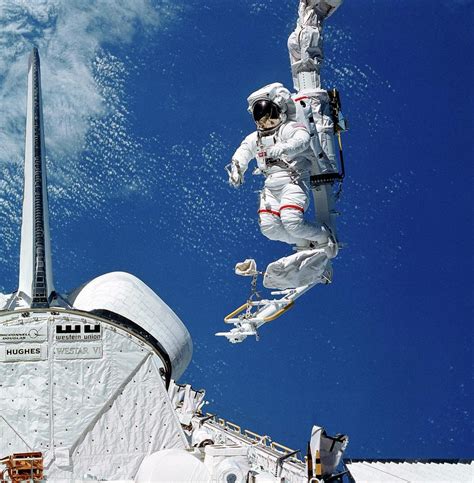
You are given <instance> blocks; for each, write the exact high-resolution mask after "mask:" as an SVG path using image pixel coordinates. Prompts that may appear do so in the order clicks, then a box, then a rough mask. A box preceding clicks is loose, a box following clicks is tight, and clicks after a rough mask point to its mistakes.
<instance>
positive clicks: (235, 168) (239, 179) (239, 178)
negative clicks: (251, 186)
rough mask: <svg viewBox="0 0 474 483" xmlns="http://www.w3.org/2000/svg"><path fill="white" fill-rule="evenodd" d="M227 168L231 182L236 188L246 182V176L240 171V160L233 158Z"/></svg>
mask: <svg viewBox="0 0 474 483" xmlns="http://www.w3.org/2000/svg"><path fill="white" fill-rule="evenodd" d="M226 169H227V173H228V174H229V184H230V185H231V186H233V187H234V188H238V187H239V186H240V185H241V184H242V183H243V182H244V177H243V175H242V173H241V171H240V167H239V163H238V161H235V160H234V159H233V160H232V161H231V163H230V164H229V165H228V166H226Z"/></svg>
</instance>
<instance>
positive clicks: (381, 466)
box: [346, 461, 474, 483]
mask: <svg viewBox="0 0 474 483" xmlns="http://www.w3.org/2000/svg"><path fill="white" fill-rule="evenodd" d="M346 466H347V468H348V469H349V471H350V473H351V475H352V477H353V478H354V479H355V481H356V482H357V483H382V482H386V481H387V482H392V481H393V482H395V481H398V482H400V481H410V482H412V483H431V482H445V483H453V482H456V483H472V482H473V481H474V463H473V462H470V463H433V462H427V463H423V462H416V463H409V462H381V461H375V462H374V461H367V462H366V461H358V462H354V463H346Z"/></svg>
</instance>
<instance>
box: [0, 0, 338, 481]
mask: <svg viewBox="0 0 474 483" xmlns="http://www.w3.org/2000/svg"><path fill="white" fill-rule="evenodd" d="M337 6H338V4H337V3H335V2H334V1H331V2H330V1H329V0H327V1H323V0H321V1H316V2H306V1H301V3H300V13H299V23H298V27H297V30H296V31H295V33H294V34H293V35H292V37H291V38H290V47H291V49H292V50H291V53H292V69H293V74H294V79H295V86H296V88H297V90H298V95H297V96H290V95H289V92H288V91H287V90H286V89H285V88H283V86H281V85H280V84H273V85H271V86H267V87H266V88H264V89H262V90H260V91H258V92H256V93H255V94H254V95H252V96H251V97H250V98H249V103H250V108H251V110H252V114H253V115H254V118H255V120H256V122H257V124H258V125H259V126H262V127H261V130H258V131H257V133H256V134H255V135H251V136H250V138H247V140H246V141H244V143H243V145H242V147H241V148H239V150H238V152H237V153H236V155H235V156H234V161H235V162H234V163H233V166H232V167H231V168H230V174H231V177H232V182H235V183H236V184H238V183H239V182H240V181H241V178H242V176H243V173H244V171H245V167H246V163H247V162H248V161H249V160H250V157H249V156H250V154H252V155H253V154H254V151H256V150H257V151H256V152H258V153H259V157H260V158H264V161H263V162H261V163H260V165H259V169H261V170H262V172H265V173H266V175H267V177H266V184H265V190H264V193H265V196H262V207H261V226H262V231H264V233H265V234H266V235H267V236H269V237H270V238H271V237H274V238H275V239H277V238H276V237H277V236H278V237H279V239H281V238H282V237H287V241H288V242H291V243H293V242H294V244H295V246H296V247H297V248H298V251H297V252H296V254H295V255H293V257H294V259H295V260H296V262H295V263H296V264H299V267H300V270H299V271H302V270H301V269H302V267H303V265H307V266H309V267H313V268H311V269H310V270H309V272H311V271H313V272H315V273H318V274H319V275H318V277H319V279H321V280H322V279H323V278H324V279H325V280H327V281H330V278H331V269H330V259H331V258H333V257H334V256H335V255H336V253H337V249H338V246H337V245H338V244H337V238H336V233H335V226H334V223H333V214H334V213H333V209H332V200H333V194H332V193H333V191H332V189H333V188H332V185H333V184H334V183H335V182H336V181H339V180H340V178H341V177H342V176H343V173H342V174H341V173H340V172H339V171H338V170H337V168H336V164H337V163H336V160H335V154H334V151H333V150H332V147H331V146H332V145H333V144H332V143H333V141H332V138H333V136H334V130H335V127H334V122H335V119H336V118H335V114H334V110H335V111H336V113H337V112H338V111H337V105H338V104H337V94H336V93H333V94H328V92H327V91H324V90H322V89H321V88H320V86H319V66H320V60H321V59H322V51H321V49H320V42H321V34H322V23H323V20H325V19H326V18H327V17H328V16H329V15H330V14H331V13H332V12H333V11H334V10H335V9H336V8H337ZM318 49H319V50H318ZM27 99H28V100H27V122H26V143H25V174H24V200H23V216H22V228H21V254H20V268H19V280H18V289H17V290H15V291H14V292H12V293H11V294H6V295H3V294H0V480H6V481H14V482H19V481H25V480H31V481H94V480H95V481H97V480H101V481H135V482H152V481H158V482H159V481H161V482H175V481H186V482H219V483H221V482H222V483H243V482H255V483H263V482H267V483H270V482H274V483H277V482H279V483H282V482H285V483H296V482H306V481H312V482H322V481H342V478H344V476H343V474H344V471H343V472H339V470H338V465H339V462H340V459H341V456H342V453H343V451H344V449H345V447H346V445H347V442H348V439H347V437H346V436H344V435H336V436H335V437H331V436H329V435H327V434H326V432H325V431H324V429H323V428H322V427H319V426H314V427H313V429H312V431H311V434H310V435H309V437H308V441H307V442H304V444H303V445H302V448H301V449H300V450H294V449H291V448H288V447H286V446H284V445H281V444H279V443H277V442H275V441H272V439H271V438H270V437H269V436H267V435H260V434H258V433H256V432H253V431H250V430H244V429H242V428H241V427H239V426H238V425H236V424H234V423H232V422H229V421H226V420H225V419H222V418H219V417H218V416H216V415H214V414H210V413H206V412H204V411H203V407H204V404H205V399H204V398H205V393H204V391H203V390H195V389H193V388H192V387H191V386H190V385H189V384H184V385H183V384H178V383H176V382H175V381H176V380H178V378H180V376H181V375H182V374H183V373H184V371H185V370H186V367H187V366H188V364H189V362H190V360H191V355H192V342H191V337H190V335H189V332H188V330H187V329H186V327H185V325H184V324H183V323H182V322H181V320H179V318H178V317H177V316H176V314H175V313H174V312H173V311H172V310H171V308H170V307H168V306H167V305H166V304H165V302H164V301H163V300H162V299H161V298H160V297H158V295H157V294H155V293H154V292H153V291H152V290H151V289H150V288H149V287H148V286H147V285H145V284H144V283H143V282H142V281H141V280H139V279H138V278H136V277H134V276H133V275H130V274H128V273H124V272H114V273H107V274H105V275H101V276H99V277H97V278H95V279H93V280H91V281H89V282H87V283H85V284H83V285H81V286H80V287H78V288H76V289H74V290H72V291H70V292H69V293H68V294H61V293H59V292H57V291H56V289H55V286H54V279H53V271H52V263H51V242H50V234H49V212H48V194H47V184H46V166H45V145H44V130H43V114H42V96H41V73H40V59H39V54H38V51H37V50H36V49H33V51H32V53H31V56H30V59H29V65H28V97H27ZM274 106H276V108H275V107H274ZM257 107H258V109H260V110H258V109H257ZM331 110H333V111H331ZM301 126H303V127H301ZM274 128H277V129H279V130H278V131H276V130H273V129H274ZM267 129H269V130H268V131H267ZM336 134H338V130H337V129H336ZM284 136H288V137H287V138H285V137H284ZM270 137H273V138H274V143H273V144H272V143H268V142H269V141H270V139H269V138H270ZM308 138H309V144H310V145H311V146H312V147H311V152H312V153H316V155H317V161H316V162H311V163H310V164H308V163H306V164H305V160H304V159H302V158H303V156H301V153H302V152H305V153H308V156H310V155H311V152H310V151H309V150H308ZM245 143H247V144H245ZM284 143H286V145H285V146H283V147H282V144H284ZM292 143H293V146H295V149H294V151H291V145H292ZM296 145H298V146H299V147H296ZM289 146H290V147H289ZM247 150H248V152H247ZM305 150H306V151H305ZM262 153H264V154H262ZM237 162H238V164H237ZM308 170H309V171H310V176H309V181H310V183H311V186H312V189H313V194H314V196H315V199H316V204H317V208H318V215H317V216H318V225H309V224H307V225H305V223H306V222H304V220H303V218H302V217H301V216H300V214H301V215H302V210H301V209H300V208H302V207H303V206H305V205H306V203H307V201H305V198H304V197H305V196H306V194H305V193H306V192H305V185H304V183H306V182H307V177H305V176H303V175H302V174H300V173H303V171H304V172H305V173H306V172H308ZM293 176H296V178H295V179H294V180H293V181H292V182H291V184H292V186H288V183H289V182H288V179H287V178H288V177H293ZM278 182H281V183H282V184H281V186H286V189H285V188H283V191H285V193H286V194H285V196H288V201H285V200H284V201H283V203H286V204H290V205H294V206H296V207H297V208H294V207H293V208H290V207H285V206H281V203H282V201H281V197H280V192H279V191H278V189H277V188H276V186H277V184H278ZM272 183H277V184H272ZM280 191H281V190H280ZM275 200H276V201H275ZM277 205H278V206H277ZM321 206H326V208H324V209H320V208H321ZM286 210H287V211H286ZM273 211H275V212H276V211H278V213H279V215H280V216H277V215H276V214H273ZM267 215H272V216H273V215H274V217H275V218H274V219H273V218H268V217H267ZM286 215H288V216H286ZM265 217H267V218H265ZM290 221H291V223H290ZM280 225H281V226H280ZM291 226H293V227H295V229H292V228H291ZM298 230H299V231H298ZM290 237H293V238H291V239H290ZM313 257H316V259H315V260H313ZM305 260H307V262H305ZM240 270H241V271H242V272H243V273H244V272H246V271H248V272H251V273H253V272H256V268H255V267H253V268H252V263H251V262H249V263H247V265H245V264H244V265H242V266H241V267H240ZM304 276H305V277H309V278H307V279H305V280H308V282H307V283H306V285H305V286H302V287H301V286H300V285H298V287H297V288H290V289H289V291H288V292H287V295H285V296H284V297H283V300H284V302H278V303H277V302H272V303H269V304H267V305H266V306H263V308H262V307H258V308H259V310H261V311H260V312H259V313H260V315H259V317H260V319H261V320H263V321H265V317H267V318H268V317H272V316H273V315H274V312H275V310H276V312H278V311H281V310H285V309H286V307H287V303H286V300H288V301H289V302H291V301H292V300H293V299H294V298H296V296H299V295H300V294H301V293H302V292H303V291H305V290H307V289H308V288H309V287H311V286H312V284H314V283H317V280H313V279H311V277H310V275H308V273H307V274H306V275H304ZM265 277H266V278H267V279H271V280H273V282H272V283H274V284H277V283H278V284H279V283H282V284H285V282H284V280H290V278H291V277H290V276H289V275H288V274H286V275H285V276H284V277H282V276H279V272H278V270H276V269H274V270H273V271H272V269H271V267H270V268H268V269H267V271H266V274H265ZM319 279H318V280H319ZM278 280H279V282H278ZM319 281H320V280H319ZM300 282H301V280H300V279H298V280H296V281H295V283H298V284H299V283H300ZM285 297H286V300H285ZM291 297H293V298H291ZM285 304H286V305H285ZM249 307H250V305H249ZM265 310H267V311H268V312H262V311H265ZM272 311H273V312H272ZM272 314H273V315H272ZM229 320H232V317H231V318H230V319H229ZM255 320H257V319H255ZM241 322H242V321H241V319H239V323H238V327H235V330H237V333H236V332H233V335H232V336H231V337H230V338H231V339H232V338H234V339H239V338H240V339H242V338H243V337H244V336H246V335H247V332H251V331H253V332H255V331H256V329H257V327H258V325H259V324H260V321H255V322H252V321H250V322H249V324H250V328H249V329H248V330H247V329H245V328H244V324H243V323H241ZM246 330H247V332H245V331H246Z"/></svg>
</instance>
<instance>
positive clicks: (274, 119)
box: [252, 99, 280, 129]
mask: <svg viewBox="0 0 474 483" xmlns="http://www.w3.org/2000/svg"><path fill="white" fill-rule="evenodd" d="M252 115H253V119H254V121H255V122H256V124H257V126H258V127H259V128H260V129H271V128H273V127H276V126H278V124H279V123H280V109H279V107H278V106H277V105H276V104H275V103H273V102H271V101H268V100H266V99H262V100H260V101H257V102H256V103H255V104H254V105H253V106H252Z"/></svg>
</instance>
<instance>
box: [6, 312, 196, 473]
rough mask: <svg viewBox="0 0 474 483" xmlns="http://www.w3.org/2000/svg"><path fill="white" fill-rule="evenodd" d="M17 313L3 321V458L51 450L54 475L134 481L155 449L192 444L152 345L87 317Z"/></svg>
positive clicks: (48, 463) (48, 466) (48, 458)
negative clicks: (175, 407) (184, 431)
mask: <svg viewBox="0 0 474 483" xmlns="http://www.w3.org/2000/svg"><path fill="white" fill-rule="evenodd" d="M0 315H1V314H0ZM12 317H13V318H12V320H10V321H8V322H7V323H5V322H3V323H2V319H1V318H0V381H2V384H1V385H0V455H1V456H6V455H9V454H12V453H14V452H25V451H41V452H43V454H44V459H45V473H46V475H47V477H48V480H52V481H54V480H61V479H67V480H72V479H74V480H81V479H83V478H84V477H85V475H91V476H93V477H94V478H95V479H105V480H111V479H129V480H130V479H133V478H134V477H135V474H136V472H137V470H138V467H139V466H140V464H141V461H142V460H143V458H144V457H145V456H146V455H147V454H150V453H152V452H155V451H159V450H162V449H166V448H186V447H187V441H186V438H185V436H184V433H183V431H182V429H181V425H180V423H179V421H178V418H177V415H176V413H175V411H174V408H173V407H172V404H171V401H170V399H169V397H168V394H167V390H166V388H165V385H164V382H163V379H162V376H161V374H160V368H161V367H162V363H161V359H160V358H159V357H158V356H157V355H156V354H155V352H154V350H153V349H152V348H151V347H149V346H148V345H147V344H145V343H143V342H142V341H141V340H139V339H137V338H135V337H134V336H133V335H131V334H130V333H128V332H126V331H124V330H122V329H119V328H116V327H113V326H111V325H109V324H107V323H106V322H103V321H99V320H98V319H94V318H92V317H87V318H86V317H84V316H83V315H80V314H77V315H76V314H74V313H68V314H58V315H54V316H53V315H51V314H49V313H45V314H38V313H32V314H31V316H29V317H22V316H21V315H20V314H18V315H16V314H15V315H14V316H12ZM15 317H16V319H15Z"/></svg>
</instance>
